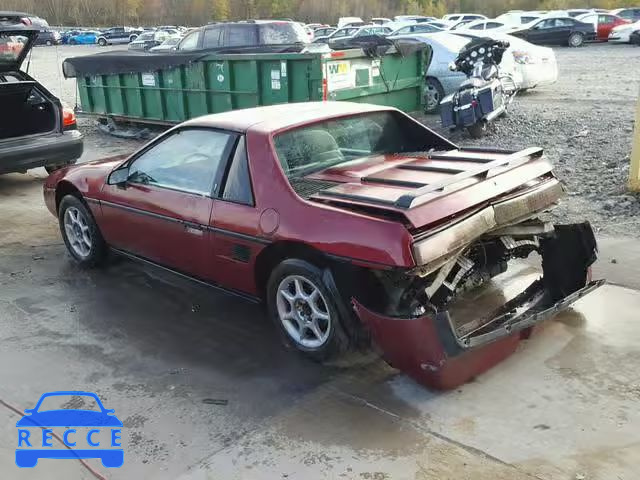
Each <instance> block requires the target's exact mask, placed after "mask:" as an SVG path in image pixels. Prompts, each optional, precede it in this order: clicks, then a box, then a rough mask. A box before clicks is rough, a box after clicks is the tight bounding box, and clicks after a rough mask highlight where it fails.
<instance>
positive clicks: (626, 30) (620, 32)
mask: <svg viewBox="0 0 640 480" xmlns="http://www.w3.org/2000/svg"><path fill="white" fill-rule="evenodd" d="M638 29H640V21H638V22H635V23H625V24H623V25H618V26H617V27H613V28H612V29H611V31H610V32H609V41H610V42H612V43H631V34H632V33H633V32H634V31H635V30H638Z"/></svg>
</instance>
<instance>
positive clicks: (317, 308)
mask: <svg viewBox="0 0 640 480" xmlns="http://www.w3.org/2000/svg"><path fill="white" fill-rule="evenodd" d="M340 301H341V299H340V298H335V296H334V294H333V293H332V291H331V289H330V288H328V287H327V285H325V281H324V280H323V272H322V270H320V269H319V268H318V267H316V266H315V265H312V264H311V263H309V262H307V261H304V260H300V259H287V260H284V261H283V262H281V263H280V264H279V265H278V266H277V267H276V268H275V269H274V270H273V272H272V273H271V276H270V277H269V282H268V284H267V308H268V311H269V316H270V317H271V319H272V321H273V322H274V324H275V325H276V328H277V329H278V331H279V332H280V335H281V337H282V339H283V341H284V343H285V344H286V345H287V346H288V347H291V348H295V349H296V350H298V351H299V352H302V353H303V354H304V355H306V356H308V357H310V358H312V359H313V360H317V361H326V360H330V359H334V358H336V357H337V356H338V355H339V354H341V353H343V352H345V351H346V350H347V348H348V339H347V336H346V334H345V332H344V329H343V327H342V324H341V319H340V314H339V312H340V309H339V308H338V304H337V302H340Z"/></svg>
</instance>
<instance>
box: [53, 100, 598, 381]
mask: <svg viewBox="0 0 640 480" xmlns="http://www.w3.org/2000/svg"><path fill="white" fill-rule="evenodd" d="M562 193H563V189H562V186H561V185H560V183H559V182H558V180H557V179H556V178H555V177H554V175H553V173H552V169H551V165H550V163H549V162H548V161H547V160H546V159H545V158H544V157H543V155H542V150H541V149H538V148H529V149H526V150H522V151H520V152H511V151H505V150H499V149H491V148H484V149H483V148H460V147H458V146H457V145H455V144H453V143H451V142H449V141H448V140H446V139H444V138H443V137H440V136H439V135H437V134H436V133H434V132H433V131H431V130H429V129H428V128H427V127H425V126H424V125H422V124H420V123H418V122H417V121H415V120H414V119H413V118H411V117H409V116H408V115H405V114H404V113H402V112H400V111H398V110H396V109H393V108H388V107H381V106H374V105H366V104H357V103H347V102H318V103H296V104H287V105H277V106H269V107H260V108H255V109H247V110H237V111H232V112H227V113H222V114H217V115H209V116H204V117H199V118H196V119H193V120H190V121H187V122H185V123H183V124H181V125H178V126H176V127H174V128H172V129H170V130H168V131H167V132H166V133H164V134H163V135H161V136H160V137H158V138H156V139H154V140H153V141H151V142H150V143H149V144H148V145H146V146H145V147H143V148H142V149H141V150H139V151H138V152H136V153H134V154H133V155H131V156H130V157H128V158H123V157H116V158H109V159H105V160H101V161H95V162H90V163H86V164H82V165H78V166H75V167H67V168H64V169H63V170H60V171H57V172H54V173H53V174H52V175H51V176H49V178H48V179H47V180H46V182H45V185H44V198H45V202H46V205H47V207H48V209H49V210H50V211H51V213H52V214H53V215H55V216H56V217H57V218H58V221H59V224H60V230H61V233H62V237H63V239H64V242H65V244H66V246H67V249H68V251H69V253H70V254H71V256H72V257H73V258H74V259H75V260H76V261H77V262H78V263H79V264H80V265H83V266H94V265H98V264H99V263H101V262H102V261H103V260H104V259H105V258H106V256H107V253H108V251H112V252H115V253H119V254H122V255H126V256H128V257H130V258H133V259H138V260H143V261H145V262H149V263H152V264H156V265H160V266H162V267H164V268H167V269H171V270H174V271H176V272H178V273H180V274H183V275H188V276H190V277H192V278H194V279H196V280H198V281H200V282H206V283H208V284H210V285H212V286H214V287H217V288H221V289H224V290H226V291H228V292H231V293H234V294H238V295H241V296H243V297H246V298H248V299H251V300H256V301H260V300H261V301H264V302H265V303H266V306H267V310H268V315H269V317H270V318H271V319H272V320H273V322H274V325H275V327H276V328H277V329H278V330H279V332H280V333H281V335H282V338H283V340H284V341H285V342H286V343H287V344H288V345H290V346H292V347H293V348H295V349H297V350H299V351H300V352H303V353H305V354H306V355H308V356H310V357H312V358H315V359H319V360H324V359H328V358H331V357H333V356H335V355H338V354H340V353H342V352H344V351H345V350H348V349H350V348H355V347H362V346H363V345H369V344H370V343H371V342H374V343H376V344H377V345H378V346H379V347H380V349H381V350H382V352H383V355H384V358H385V359H386V360H387V361H388V362H389V363H390V364H391V365H393V366H395V367H396V368H399V369H401V370H404V371H406V372H407V373H409V374H410V375H412V376H413V377H414V378H416V379H417V380H418V381H421V382H424V383H425V384H427V385H429V386H432V387H436V388H453V387H455V386H457V385H459V384H460V383H463V382H465V381H467V380H469V379H470V378H472V377H473V376H475V375H477V374H479V373H481V372H482V371H484V370H486V369H488V368H490V367H491V366H492V365H494V364H495V363H497V362H499V361H500V360H501V359H503V358H505V357H506V356H507V355H509V354H511V353H512V352H513V351H514V350H515V349H516V347H517V345H518V343H519V342H520V340H521V339H523V338H526V337H527V336H528V335H529V334H530V333H531V332H532V329H533V328H534V327H535V326H536V325H538V324H539V323H541V322H542V321H543V320H545V319H547V318H549V317H551V316H552V315H554V314H555V313H556V312H558V311H560V310H562V309H564V308H566V307H567V306H568V305H570V304H571V303H572V302H573V301H575V300H577V299H578V298H580V297H581V296H583V295H585V294H586V293H588V292H590V291H592V290H593V289H595V288H597V287H598V286H600V285H601V283H602V282H592V281H591V279H590V268H589V267H590V265H591V263H592V262H593V261H594V260H595V252H596V242H595V239H594V236H593V233H592V231H591V227H590V226H589V224H588V223H584V224H573V225H553V224H551V223H549V222H547V221H544V220H543V219H542V218H540V217H539V214H540V213H541V212H542V211H544V210H546V209H548V208H549V207H551V206H552V205H553V204H554V203H555V202H556V201H557V200H558V199H559V198H560V196H561V195H562ZM534 252H537V253H538V254H540V255H541V258H542V273H543V276H541V275H540V272H539V271H538V270H533V269H532V268H531V267H530V266H529V264H522V263H521V262H520V260H519V259H523V258H526V257H528V256H529V255H530V254H532V253H534Z"/></svg>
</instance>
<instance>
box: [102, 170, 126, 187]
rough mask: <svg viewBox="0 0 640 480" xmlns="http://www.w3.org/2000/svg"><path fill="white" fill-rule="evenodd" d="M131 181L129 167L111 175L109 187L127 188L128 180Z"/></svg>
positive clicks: (108, 180) (115, 171)
mask: <svg viewBox="0 0 640 480" xmlns="http://www.w3.org/2000/svg"><path fill="white" fill-rule="evenodd" d="M128 179H129V167H128V166H127V167H120V168H118V169H117V170H114V171H113V172H111V173H110V174H109V177H108V178H107V184H108V185H116V186H117V187H120V188H125V187H126V185H127V180H128Z"/></svg>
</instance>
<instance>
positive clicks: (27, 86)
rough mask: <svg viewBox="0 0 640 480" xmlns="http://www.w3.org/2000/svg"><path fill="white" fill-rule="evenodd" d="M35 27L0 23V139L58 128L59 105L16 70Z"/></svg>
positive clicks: (24, 55)
mask: <svg viewBox="0 0 640 480" xmlns="http://www.w3.org/2000/svg"><path fill="white" fill-rule="evenodd" d="M37 33H38V31H37V30H34V29H32V28H29V27H21V26H19V25H11V26H2V25H0V104H1V105H2V106H3V113H4V114H3V115H1V116H0V141H2V140H6V139H13V138H18V137H24V136H29V135H37V134H44V133H49V132H52V131H54V130H57V129H59V125H60V121H61V119H60V118H59V116H60V108H59V106H58V105H57V102H56V101H54V100H53V99H52V98H50V96H49V95H48V94H47V92H46V91H45V90H44V89H43V88H42V87H40V86H39V85H38V83H37V82H36V81H34V80H33V79H31V78H30V77H29V76H28V75H26V74H25V73H23V72H22V71H21V70H20V66H21V65H22V62H23V61H24V59H25V57H26V55H27V54H28V52H29V50H30V49H31V47H32V45H33V42H34V41H35V38H36V36H37Z"/></svg>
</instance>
